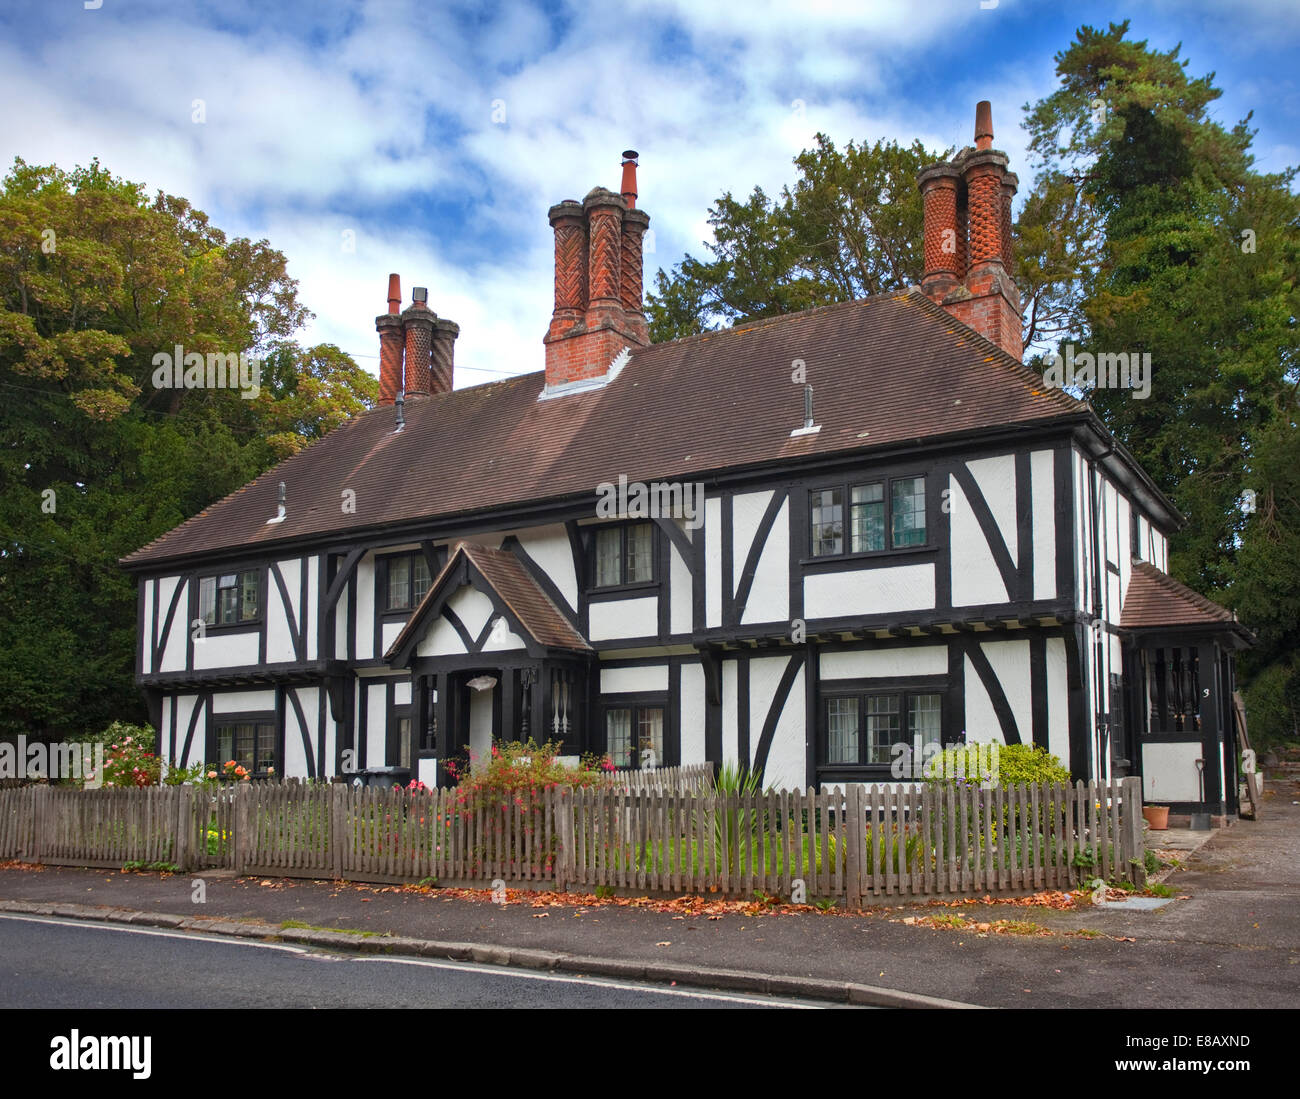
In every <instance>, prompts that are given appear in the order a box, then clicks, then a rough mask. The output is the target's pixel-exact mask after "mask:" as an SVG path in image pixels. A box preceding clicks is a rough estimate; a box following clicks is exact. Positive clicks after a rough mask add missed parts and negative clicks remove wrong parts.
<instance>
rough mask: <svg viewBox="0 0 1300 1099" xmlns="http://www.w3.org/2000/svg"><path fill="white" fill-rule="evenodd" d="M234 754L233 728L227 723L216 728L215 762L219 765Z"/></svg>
mask: <svg viewBox="0 0 1300 1099" xmlns="http://www.w3.org/2000/svg"><path fill="white" fill-rule="evenodd" d="M234 755H235V742H234V730H233V729H232V727H231V726H229V725H222V726H221V727H220V728H218V729H217V761H216V762H217V764H218V766H220V765H221V764H224V763H225V762H226V760H228V759H233V758H234Z"/></svg>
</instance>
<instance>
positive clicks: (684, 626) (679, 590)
mask: <svg viewBox="0 0 1300 1099" xmlns="http://www.w3.org/2000/svg"><path fill="white" fill-rule="evenodd" d="M683 529H684V528H683ZM694 533H695V532H693V531H689V530H688V531H686V536H687V537H688V538H690V537H691V536H692V534H694ZM668 591H669V600H670V602H669V606H668V614H669V620H668V628H669V630H671V631H672V632H673V633H675V634H682V633H690V632H691V631H692V630H693V629H694V628H695V623H694V605H695V604H694V599H695V593H694V591H693V589H692V586H691V572H690V566H689V565H688V564H687V563H686V562H685V561H684V560H682V555H681V554H680V553H679V552H678V551H677V548H676V547H675V546H674V545H673V544H672V543H671V542H670V543H669V545H668Z"/></svg>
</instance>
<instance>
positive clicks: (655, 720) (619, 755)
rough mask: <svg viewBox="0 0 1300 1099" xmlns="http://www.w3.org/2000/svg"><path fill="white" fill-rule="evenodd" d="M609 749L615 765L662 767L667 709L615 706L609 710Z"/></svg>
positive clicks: (606, 724) (606, 716)
mask: <svg viewBox="0 0 1300 1099" xmlns="http://www.w3.org/2000/svg"><path fill="white" fill-rule="evenodd" d="M605 750H606V752H608V753H609V758H610V759H611V760H613V761H614V766H615V767H662V766H663V764H664V708H663V707H662V706H643V705H635V706H611V707H608V708H607V709H606V710H605Z"/></svg>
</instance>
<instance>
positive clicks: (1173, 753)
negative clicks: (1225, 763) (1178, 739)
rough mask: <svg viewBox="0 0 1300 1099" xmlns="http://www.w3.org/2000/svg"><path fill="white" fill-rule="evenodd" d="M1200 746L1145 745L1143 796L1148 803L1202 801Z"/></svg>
mask: <svg viewBox="0 0 1300 1099" xmlns="http://www.w3.org/2000/svg"><path fill="white" fill-rule="evenodd" d="M1200 758H1201V745H1200V744H1199V743H1194V742H1193V743H1174V744H1159V743H1156V744H1143V745H1142V796H1143V798H1144V799H1145V800H1146V801H1156V802H1167V801H1200V800H1201V779H1200V773H1199V772H1198V771H1197V769H1196V761H1197V760H1198V759H1200Z"/></svg>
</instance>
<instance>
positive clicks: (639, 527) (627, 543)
mask: <svg viewBox="0 0 1300 1099" xmlns="http://www.w3.org/2000/svg"><path fill="white" fill-rule="evenodd" d="M595 571H596V587H598V588H608V587H616V586H618V585H621V584H642V583H646V582H648V581H651V580H653V579H654V524H653V523H630V524H627V525H624V526H617V527H601V528H600V529H599V530H597V531H596V570H595Z"/></svg>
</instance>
